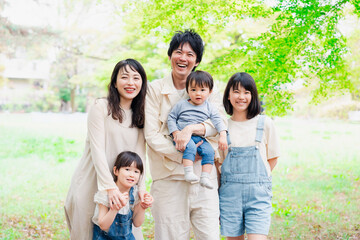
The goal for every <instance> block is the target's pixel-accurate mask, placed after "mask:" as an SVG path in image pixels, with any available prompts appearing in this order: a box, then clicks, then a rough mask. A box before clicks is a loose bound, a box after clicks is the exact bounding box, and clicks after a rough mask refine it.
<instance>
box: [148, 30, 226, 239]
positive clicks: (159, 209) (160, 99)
mask: <svg viewBox="0 0 360 240" xmlns="http://www.w3.org/2000/svg"><path fill="white" fill-rule="evenodd" d="M203 52H204V45H203V41H202V39H201V37H200V36H199V35H198V34H197V33H196V32H194V31H192V30H186V31H184V32H180V31H179V32H176V33H175V35H174V36H173V38H172V40H171V42H170V46H169V49H168V56H169V60H170V62H171V68H172V71H171V74H169V75H168V76H166V77H165V78H163V79H159V80H155V81H153V82H152V83H150V86H149V89H148V93H147V97H146V104H145V127H144V132H145V138H146V141H147V144H148V157H149V163H150V172H151V176H152V179H153V183H152V186H151V194H152V196H153V197H154V204H153V207H152V215H153V217H154V220H155V239H162V240H164V239H166V240H174V239H184V240H185V239H186V240H188V239H189V238H190V226H191V227H192V229H193V231H194V234H195V237H196V239H206V240H211V239H219V199H218V192H217V188H216V187H215V188H214V189H208V188H204V187H202V186H200V184H199V183H198V182H196V183H194V184H191V183H189V182H186V181H185V179H184V168H183V165H182V153H181V152H180V151H183V150H184V149H185V147H186V144H187V143H188V142H189V140H190V138H191V136H192V135H200V136H204V135H205V136H212V135H215V134H216V130H215V129H214V128H213V126H212V125H211V123H210V121H206V122H204V123H202V124H195V125H190V126H187V127H185V128H184V129H183V130H182V131H180V132H179V133H177V134H176V135H175V136H173V139H172V138H171V137H170V134H169V131H168V127H167V118H168V114H169V112H170V110H171V109H172V107H173V106H174V105H175V104H176V103H177V102H178V101H180V100H181V99H186V98H188V95H187V93H186V90H185V83H186V78H187V76H188V75H189V74H190V73H191V72H192V71H194V70H195V68H196V67H197V66H198V65H199V64H200V62H201V59H202V55H203ZM209 101H210V102H212V103H213V104H215V105H216V106H217V107H218V108H219V109H221V114H223V110H222V107H221V97H220V95H219V93H218V92H217V91H216V90H214V91H213V93H212V94H211V96H210V98H209ZM223 115H224V114H223ZM224 119H225V115H224ZM207 139H209V138H207ZM209 140H210V141H209V142H210V143H212V145H213V147H214V149H217V144H216V142H215V141H211V138H210V139H209ZM212 140H214V139H212ZM173 141H174V142H175V143H176V145H175V146H174V144H173ZM215 152H216V156H217V155H218V153H217V151H215ZM200 171H201V165H200V161H196V162H195V164H194V172H195V173H196V174H197V175H200ZM210 179H211V181H212V184H213V186H217V176H216V169H215V168H213V170H212V172H211V175H210Z"/></svg>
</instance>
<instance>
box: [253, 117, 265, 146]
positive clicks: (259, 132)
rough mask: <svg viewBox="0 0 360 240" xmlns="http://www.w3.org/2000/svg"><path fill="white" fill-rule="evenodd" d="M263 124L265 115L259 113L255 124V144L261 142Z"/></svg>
mask: <svg viewBox="0 0 360 240" xmlns="http://www.w3.org/2000/svg"><path fill="white" fill-rule="evenodd" d="M264 125H265V115H260V116H259V120H258V122H257V126H256V138H255V142H256V146H258V145H259V144H260V143H261V140H262V136H263V132H264Z"/></svg>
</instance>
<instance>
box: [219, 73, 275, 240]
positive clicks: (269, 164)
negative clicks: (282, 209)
mask: <svg viewBox="0 0 360 240" xmlns="http://www.w3.org/2000/svg"><path fill="white" fill-rule="evenodd" d="M223 103H224V107H225V110H226V112H227V113H228V114H229V115H231V118H230V119H229V121H228V133H229V138H230V139H229V141H228V142H229V150H228V151H227V152H224V154H225V155H226V157H225V160H224V162H223V163H222V166H221V186H220V189H219V196H220V224H221V234H222V235H224V236H227V239H244V234H245V232H246V234H247V237H248V239H249V240H254V239H267V235H268V233H269V228H270V221H271V211H272V207H271V198H272V192H271V170H272V169H273V168H274V167H275V165H276V163H277V158H278V157H279V146H278V138H277V135H276V132H275V128H274V124H273V122H272V120H271V119H270V118H268V117H265V116H264V115H260V111H261V106H260V101H259V97H258V93H257V89H256V85H255V81H254V79H253V78H252V77H251V76H250V75H249V74H247V73H244V72H241V73H236V74H234V75H233V76H232V77H231V78H230V80H229V82H228V84H227V86H226V89H225V92H224V99H223Z"/></svg>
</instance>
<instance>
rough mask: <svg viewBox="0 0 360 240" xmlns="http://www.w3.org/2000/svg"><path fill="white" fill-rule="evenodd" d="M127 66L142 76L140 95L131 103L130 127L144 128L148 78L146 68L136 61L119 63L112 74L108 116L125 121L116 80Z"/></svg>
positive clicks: (108, 97) (127, 60)
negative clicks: (121, 70)
mask: <svg viewBox="0 0 360 240" xmlns="http://www.w3.org/2000/svg"><path fill="white" fill-rule="evenodd" d="M126 66H129V68H130V69H131V70H133V71H136V72H138V73H139V74H140V76H141V80H142V85H141V89H140V92H139V94H138V95H137V96H136V97H135V98H134V99H133V100H132V102H131V110H132V122H131V126H130V127H138V128H143V127H144V121H145V110H144V109H145V95H146V90H147V78H146V73H145V70H144V68H143V67H142V66H141V64H140V63H139V62H138V61H136V60H134V59H131V58H129V59H126V60H122V61H120V62H118V63H117V64H116V65H115V67H114V70H113V72H112V74H111V81H110V83H109V85H108V96H107V100H108V115H111V116H112V118H113V119H114V120H119V122H120V123H121V122H122V121H123V110H122V109H121V108H120V94H119V92H118V90H117V89H116V80H117V76H118V74H119V71H120V69H123V70H124V71H126Z"/></svg>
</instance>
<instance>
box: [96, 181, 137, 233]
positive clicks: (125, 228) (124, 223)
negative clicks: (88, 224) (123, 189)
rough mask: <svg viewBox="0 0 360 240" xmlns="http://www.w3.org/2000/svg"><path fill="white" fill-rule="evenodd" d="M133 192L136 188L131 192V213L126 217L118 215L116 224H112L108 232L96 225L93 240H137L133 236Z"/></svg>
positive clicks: (115, 220)
mask: <svg viewBox="0 0 360 240" xmlns="http://www.w3.org/2000/svg"><path fill="white" fill-rule="evenodd" d="M133 191H134V188H133V187H132V188H131V189H130V191H129V195H130V199H129V205H130V211H129V213H128V214H126V215H122V214H120V213H118V214H116V217H115V219H114V222H113V223H112V224H111V226H110V228H109V231H108V232H105V231H103V230H101V229H100V227H99V226H98V225H96V224H94V234H93V240H105V239H106V240H113V239H114V240H135V238H134V235H133V234H132V222H133V221H132V216H133V211H132V209H131V208H132V206H133V205H134V201H135V198H134V195H133Z"/></svg>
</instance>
